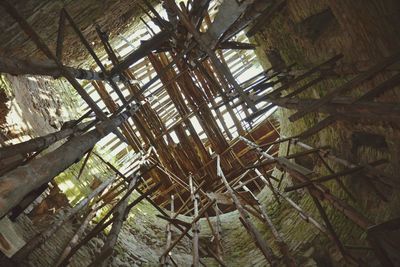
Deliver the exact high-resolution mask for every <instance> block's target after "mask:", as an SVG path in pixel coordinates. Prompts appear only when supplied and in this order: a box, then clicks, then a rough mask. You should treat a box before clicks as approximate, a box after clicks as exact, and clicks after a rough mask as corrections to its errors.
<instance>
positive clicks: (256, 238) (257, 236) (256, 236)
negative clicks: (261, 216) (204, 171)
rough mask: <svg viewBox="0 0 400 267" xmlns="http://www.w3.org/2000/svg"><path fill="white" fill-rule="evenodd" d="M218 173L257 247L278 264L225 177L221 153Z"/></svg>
mask: <svg viewBox="0 0 400 267" xmlns="http://www.w3.org/2000/svg"><path fill="white" fill-rule="evenodd" d="M217 175H218V176H219V177H220V178H221V180H222V182H223V183H224V185H225V187H226V189H227V190H228V192H229V194H230V196H231V198H232V200H233V202H234V203H235V206H236V208H237V210H238V212H239V215H240V217H239V218H240V219H241V222H242V223H243V225H244V227H245V228H246V230H247V231H248V233H249V235H250V236H251V237H252V238H253V240H254V242H255V243H256V245H257V247H258V248H259V249H260V250H261V252H262V253H263V255H264V257H265V258H266V260H267V261H268V262H269V263H270V264H271V265H272V266H276V256H275V255H274V253H273V252H272V250H271V248H270V247H269V246H268V244H267V243H266V241H265V239H264V238H263V237H262V236H261V234H260V233H259V232H258V230H257V229H256V228H255V226H254V225H253V223H252V222H251V221H250V220H249V215H248V213H247V212H246V211H245V210H244V208H243V206H242V204H241V203H240V201H239V199H238V197H237V196H236V194H235V192H234V191H233V189H232V188H231V187H230V185H229V183H228V181H227V180H226V178H225V175H224V173H223V171H222V169H221V166H220V158H219V155H218V156H217Z"/></svg>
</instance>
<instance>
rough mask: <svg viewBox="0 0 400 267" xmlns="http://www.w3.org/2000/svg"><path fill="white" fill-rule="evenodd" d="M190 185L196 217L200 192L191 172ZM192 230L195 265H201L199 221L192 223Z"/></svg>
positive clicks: (196, 266)
mask: <svg viewBox="0 0 400 267" xmlns="http://www.w3.org/2000/svg"><path fill="white" fill-rule="evenodd" d="M189 186H190V196H191V198H192V201H193V206H194V214H193V216H194V218H196V217H197V216H198V215H199V203H198V202H199V193H197V192H195V191H196V188H195V186H194V185H193V177H192V175H191V174H190V175H189ZM192 231H193V237H192V240H193V267H199V264H200V263H199V260H200V256H199V223H198V222H194V223H193V225H192Z"/></svg>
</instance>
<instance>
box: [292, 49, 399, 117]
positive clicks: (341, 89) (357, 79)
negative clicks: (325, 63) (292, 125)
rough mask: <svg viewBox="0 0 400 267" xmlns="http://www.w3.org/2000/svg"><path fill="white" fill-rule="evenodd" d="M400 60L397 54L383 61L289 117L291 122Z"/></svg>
mask: <svg viewBox="0 0 400 267" xmlns="http://www.w3.org/2000/svg"><path fill="white" fill-rule="evenodd" d="M399 60H400V52H397V53H395V54H394V55H392V56H391V57H389V58H386V59H384V60H381V62H379V63H378V64H376V65H375V66H374V67H372V68H371V69H369V70H368V71H366V72H365V73H362V74H361V75H359V76H357V77H355V78H354V79H352V80H350V81H349V82H347V83H345V84H344V85H342V86H340V87H338V88H336V89H334V90H331V91H330V92H328V93H327V94H326V95H325V96H323V97H322V98H320V99H319V100H318V102H316V103H314V105H312V106H308V107H305V108H304V109H302V110H300V111H298V112H297V113H295V114H293V115H291V116H290V117H289V120H290V121H292V122H294V121H297V120H299V119H300V118H302V117H304V116H305V115H306V114H308V113H310V112H313V111H315V110H316V109H318V108H319V107H321V106H323V105H325V104H327V103H328V102H329V101H331V100H332V99H333V98H334V97H335V96H338V95H339V94H341V93H343V92H345V91H348V90H351V89H353V88H354V87H355V86H357V85H359V84H361V83H363V82H365V81H367V80H369V79H371V78H373V77H374V76H375V75H377V74H378V73H379V72H381V71H383V70H384V69H386V68H387V67H389V66H391V65H393V64H394V63H396V62H397V61H399Z"/></svg>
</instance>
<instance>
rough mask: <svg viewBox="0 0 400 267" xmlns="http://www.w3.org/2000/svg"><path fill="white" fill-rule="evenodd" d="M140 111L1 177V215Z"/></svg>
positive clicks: (123, 116)
mask: <svg viewBox="0 0 400 267" xmlns="http://www.w3.org/2000/svg"><path fill="white" fill-rule="evenodd" d="M136 110H137V107H136V106H134V107H133V108H131V109H130V110H129V111H126V112H123V113H121V114H120V115H118V116H116V117H115V118H113V119H110V120H107V121H104V122H101V123H100V124H98V125H97V127H96V129H94V130H92V131H90V132H88V133H86V134H84V135H81V136H75V137H73V138H71V139H70V140H69V141H68V142H67V143H65V144H63V145H61V146H60V147H59V148H57V149H56V150H54V151H52V152H49V153H48V154H46V155H43V156H42V157H41V158H35V159H33V160H31V161H30V162H28V163H27V164H26V165H24V166H20V167H18V168H16V169H15V170H12V171H10V172H8V173H6V174H5V175H3V176H2V177H0V218H1V217H3V216H4V215H5V214H7V212H8V211H9V210H10V209H11V208H13V207H15V206H16V205H17V204H18V203H19V202H20V201H21V200H22V199H23V198H24V197H25V196H26V195H27V194H28V193H29V192H31V191H32V190H35V189H37V188H38V187H40V186H41V185H43V184H44V183H46V182H50V181H51V180H52V179H53V178H54V177H55V176H57V175H58V174H60V173H61V172H62V171H64V170H65V169H66V168H68V167H69V166H71V165H72V164H73V163H75V162H76V161H77V160H79V159H81V158H82V156H83V155H84V154H85V153H86V152H87V151H89V150H90V149H91V148H92V147H93V146H94V145H95V144H96V143H97V142H98V141H99V140H100V139H102V138H103V137H105V136H106V135H108V134H109V133H111V132H112V131H113V130H115V128H116V127H118V126H119V125H121V123H123V122H124V121H126V120H127V119H128V118H129V117H130V116H132V115H133V114H134V113H135V112H136Z"/></svg>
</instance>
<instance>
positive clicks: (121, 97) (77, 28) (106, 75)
mask: <svg viewBox="0 0 400 267" xmlns="http://www.w3.org/2000/svg"><path fill="white" fill-rule="evenodd" d="M61 12H63V13H64V15H65V18H66V19H67V20H68V23H69V24H70V25H71V26H72V29H73V30H74V31H75V33H76V34H77V35H78V37H79V39H80V40H81V42H82V44H83V45H84V46H85V48H86V50H88V51H89V54H90V55H91V56H92V58H93V59H94V61H95V62H96V64H97V66H99V68H100V69H101V71H102V72H103V74H104V76H105V77H107V80H108V82H109V83H110V85H111V87H112V88H113V90H114V91H115V92H116V93H117V95H118V97H119V98H120V99H121V101H122V103H123V104H126V103H127V101H126V99H125V97H124V95H123V94H122V92H121V90H120V89H119V87H118V85H117V84H116V82H115V81H114V80H113V79H112V78H111V77H110V76H109V75H108V71H107V70H106V68H105V67H104V65H103V63H102V62H101V60H100V59H99V57H98V56H97V55H96V53H95V52H94V50H93V48H92V47H91V45H90V44H89V42H88V41H87V40H86V38H85V36H83V34H82V32H81V30H80V29H79V27H78V25H76V23H75V21H74V20H73V19H72V17H71V16H70V14H69V13H68V12H67V10H66V9H65V8H64V9H62V11H61Z"/></svg>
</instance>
